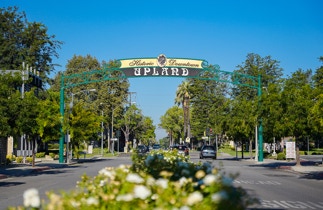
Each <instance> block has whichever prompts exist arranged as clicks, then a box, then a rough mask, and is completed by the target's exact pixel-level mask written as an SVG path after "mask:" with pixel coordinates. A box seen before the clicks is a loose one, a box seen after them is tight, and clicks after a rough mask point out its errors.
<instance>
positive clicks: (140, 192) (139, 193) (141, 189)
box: [133, 185, 151, 200]
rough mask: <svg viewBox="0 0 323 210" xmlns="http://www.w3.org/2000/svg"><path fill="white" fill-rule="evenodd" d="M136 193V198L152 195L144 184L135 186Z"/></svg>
mask: <svg viewBox="0 0 323 210" xmlns="http://www.w3.org/2000/svg"><path fill="white" fill-rule="evenodd" d="M133 191H134V194H135V198H140V199H142V200H144V199H146V198H147V197H148V196H150V195H151V191H150V190H149V189H148V188H147V187H146V186H143V185H137V186H135V188H134V190H133Z"/></svg>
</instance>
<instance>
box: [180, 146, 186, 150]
mask: <svg viewBox="0 0 323 210" xmlns="http://www.w3.org/2000/svg"><path fill="white" fill-rule="evenodd" d="M185 149H186V146H178V150H185Z"/></svg>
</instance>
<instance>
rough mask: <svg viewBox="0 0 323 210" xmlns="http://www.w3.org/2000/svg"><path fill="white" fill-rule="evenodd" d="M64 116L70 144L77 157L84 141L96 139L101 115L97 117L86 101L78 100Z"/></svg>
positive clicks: (88, 141)
mask: <svg viewBox="0 0 323 210" xmlns="http://www.w3.org/2000/svg"><path fill="white" fill-rule="evenodd" d="M68 115H69V117H67V118H65V121H67V122H65V123H66V125H67V126H66V127H65V131H66V130H67V129H68V130H69V133H70V138H71V144H72V147H73V148H74V150H75V151H76V154H77V158H78V151H79V149H80V148H82V146H83V145H84V143H87V144H88V143H90V141H91V140H93V139H96V136H97V133H98V132H99V131H100V129H101V128H100V123H101V121H102V118H101V117H98V116H97V114H96V112H95V111H94V110H93V108H92V107H87V105H86V103H82V102H79V103H77V104H75V105H74V106H73V109H72V112H71V113H69V114H68Z"/></svg>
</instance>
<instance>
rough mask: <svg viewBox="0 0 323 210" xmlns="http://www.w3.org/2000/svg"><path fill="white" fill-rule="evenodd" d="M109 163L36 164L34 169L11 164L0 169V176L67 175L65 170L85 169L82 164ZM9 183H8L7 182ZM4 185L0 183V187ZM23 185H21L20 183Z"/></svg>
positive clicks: (92, 160)
mask: <svg viewBox="0 0 323 210" xmlns="http://www.w3.org/2000/svg"><path fill="white" fill-rule="evenodd" d="M105 161H111V159H80V160H76V161H73V162H72V163H70V164H66V163H49V162H47V163H37V164H36V165H35V167H32V166H31V165H29V164H12V165H9V166H7V167H0V175H5V176H6V178H9V177H25V176H38V175H42V174H61V173H69V172H68V171H66V170H62V169H66V168H76V167H77V168H82V167H83V168H85V167H87V166H86V165H83V163H89V162H105ZM7 183H9V182H7ZM3 184H4V183H0V187H1V186H3ZM18 184H19V183H18ZM21 184H23V183H21Z"/></svg>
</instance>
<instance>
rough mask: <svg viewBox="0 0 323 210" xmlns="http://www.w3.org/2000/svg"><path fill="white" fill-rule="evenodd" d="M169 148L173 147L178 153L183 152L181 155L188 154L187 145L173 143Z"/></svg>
mask: <svg viewBox="0 0 323 210" xmlns="http://www.w3.org/2000/svg"><path fill="white" fill-rule="evenodd" d="M170 149H171V150H173V149H177V151H178V154H183V155H189V154H190V150H189V148H188V147H187V146H185V145H173V146H171V147H170Z"/></svg>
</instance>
